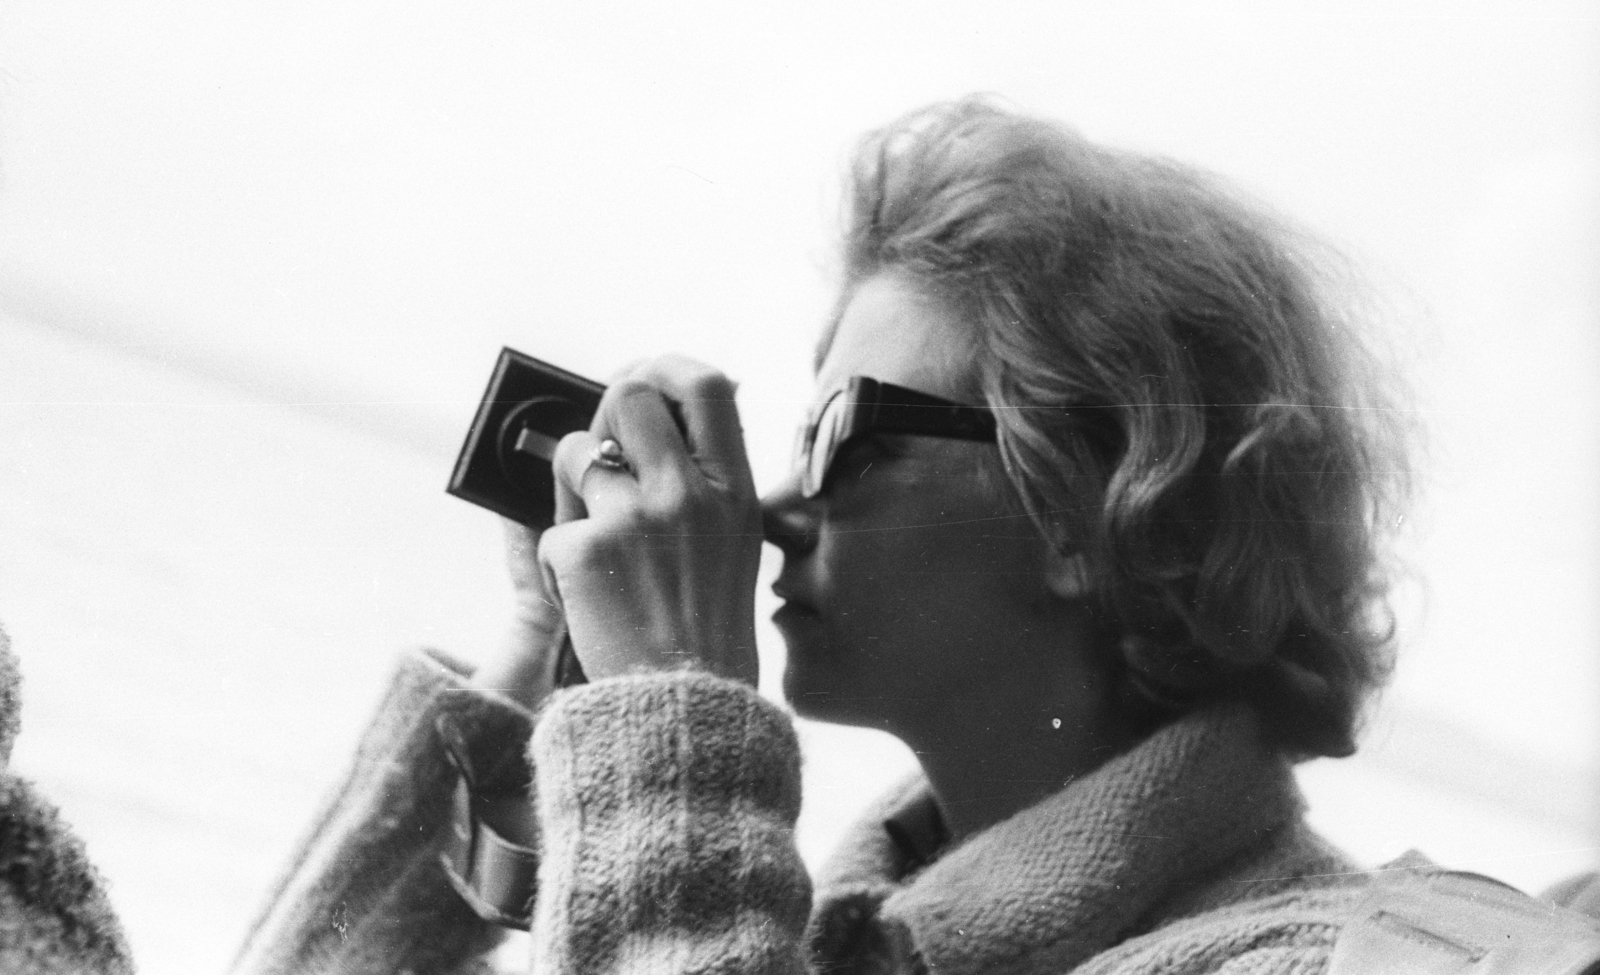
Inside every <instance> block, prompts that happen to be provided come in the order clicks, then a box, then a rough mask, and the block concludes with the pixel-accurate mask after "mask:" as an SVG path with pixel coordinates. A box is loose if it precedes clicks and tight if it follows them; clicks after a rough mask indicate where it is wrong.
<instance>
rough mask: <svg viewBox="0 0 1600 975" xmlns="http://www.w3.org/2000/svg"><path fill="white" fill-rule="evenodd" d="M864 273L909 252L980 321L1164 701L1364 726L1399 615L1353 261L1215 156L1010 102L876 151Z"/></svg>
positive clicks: (850, 239)
mask: <svg viewBox="0 0 1600 975" xmlns="http://www.w3.org/2000/svg"><path fill="white" fill-rule="evenodd" d="M844 244H845V246H844V253H845V267H844V277H845V281H844V287H843V288H842V294H844V295H846V296H848V294H849V293H850V292H851V291H852V290H853V288H854V286H855V285H856V284H857V283H859V282H860V281H862V280H864V279H865V278H867V277H870V276H872V275H875V274H878V273H880V272H883V271H887V270H895V271H898V272H901V273H905V274H909V275H911V276H912V277H913V278H914V279H916V280H917V281H918V282H919V283H920V284H921V285H922V286H924V287H925V288H926V289H928V291H929V292H930V293H931V294H933V295H936V296H938V297H940V298H942V299H943V300H947V301H950V302H952V303H953V304H954V305H955V307H957V308H958V309H959V310H961V312H962V313H963V314H964V316H965V317H966V318H967V319H968V320H969V321H971V322H972V323H973V326H974V335H973V339H974V351H975V353H976V361H977V364H978V365H977V379H978V387H979V388H977V389H976V390H975V391H974V392H975V393H976V394H979V395H981V396H982V397H983V398H984V400H986V401H987V402H988V404H989V405H990V406H991V407H992V408H994V409H995V411H996V413H997V415H998V419H999V445H1000V458H1001V463H1002V466H1003V469H1004V474H1005V478H1006V480H1007V481H1008V482H1009V484H1010V485H1011V487H1012V489H1013V493H1014V495H1015V500H1016V501H1017V502H1019V503H1020V504H1021V506H1022V507H1023V508H1024V509H1025V510H1026V512H1027V513H1028V514H1029V515H1030V516H1031V517H1032V519H1033V521H1034V522H1035V524H1036V525H1037V526H1038V528H1039V530H1040V531H1041V532H1043V533H1044V534H1045V537H1046V538H1047V539H1048V540H1049V541H1050V542H1051V543H1052V544H1054V545H1055V546H1057V547H1058V548H1059V549H1060V550H1062V551H1066V552H1079V553H1082V555H1083V556H1084V558H1085V560H1086V563H1087V566H1088V567H1089V577H1090V578H1091V579H1092V580H1093V585H1094V590H1095V597H1096V599H1097V600H1098V602H1099V604H1100V605H1101V606H1103V608H1104V611H1105V613H1106V614H1107V617H1108V619H1110V620H1111V621H1112V622H1113V624H1114V626H1115V627H1116V631H1117V632H1118V633H1119V634H1120V641H1119V645H1120V648H1121V658H1120V672H1121V673H1122V675H1123V677H1124V678H1125V685H1126V687H1127V688H1129V689H1130V690H1131V693H1130V694H1129V695H1128V700H1129V701H1130V703H1134V702H1136V703H1137V706H1138V707H1139V708H1141V709H1142V713H1144V714H1146V715H1148V716H1150V719H1151V720H1152V721H1155V722H1159V721H1160V720H1164V719H1166V718H1170V717H1171V716H1173V715H1176V714H1179V713H1182V712H1184V711H1186V710H1188V709H1190V708H1193V707H1197V706H1200V705H1202V704H1205V703H1208V702H1212V701H1216V700H1219V699H1223V698H1239V699H1243V700H1246V701H1248V702H1250V703H1251V704H1252V705H1253V706H1254V707H1255V708H1256V709H1257V711H1258V712H1259V713H1260V714H1261V715H1262V717H1263V719H1264V723H1265V725H1266V727H1267V728H1268V729H1269V732H1270V733H1271V734H1273V735H1274V737H1275V740H1277V741H1278V742H1279V743H1280V745H1281V746H1283V747H1284V748H1285V749H1286V750H1287V751H1289V752H1290V753H1293V754H1295V755H1297V756H1300V757H1304V756H1309V755H1343V754H1348V753H1349V752H1351V751H1353V750H1354V747H1355V746H1354V734H1355V728H1356V725H1357V723H1358V718H1359V716H1360V713H1361V708H1362V705H1363V703H1364V702H1365V701H1366V700H1367V699H1368V697H1369V696H1370V693H1371V692H1372V691H1373V690H1374V689H1375V688H1376V687H1378V686H1379V685H1380V684H1381V683H1382V681H1383V680H1384V679H1385V678H1386V677H1387V675H1388V673H1389V671H1390V669H1391V664H1392V643H1393V634H1394V626H1393V622H1392V615H1391V614H1390V612H1389V608H1388V584H1387V583H1388V580H1387V575H1386V573H1385V571H1384V568H1383V567H1384V564H1385V563H1384V560H1383V559H1382V558H1381V555H1382V552H1383V551H1384V546H1383V545H1382V542H1383V535H1384V532H1385V528H1386V526H1388V525H1389V524H1391V522H1392V521H1393V510H1394V509H1395V507H1396V506H1397V505H1398V504H1399V503H1400V502H1401V500H1402V499H1403V496H1404V494H1405V487H1406V477H1405V473H1404V465H1403V461H1404V450H1403V449H1402V445H1403V442H1404V440H1405V437H1406V429H1405V424H1404V423H1403V422H1402V421H1401V420H1400V419H1399V417H1400V416H1401V414H1400V413H1399V412H1398V411H1396V410H1394V409H1393V408H1392V405H1391V404H1392V394H1393V392H1394V386H1393V382H1392V379H1384V380H1380V379H1379V377H1380V376H1382V374H1383V373H1382V369H1381V368H1380V366H1379V365H1378V362H1377V360H1376V359H1375V357H1373V356H1372V355H1371V354H1370V352H1369V351H1368V349H1367V348H1366V346H1364V345H1363V343H1362V342H1361V341H1360V340H1359V339H1358V338H1357V330H1356V329H1355V328H1354V327H1353V326H1354V323H1353V322H1352V321H1350V320H1349V319H1348V316H1346V315H1345V314H1344V313H1343V310H1342V307H1341V305H1342V304H1344V302H1342V301H1341V300H1335V299H1333V298H1332V297H1330V295H1331V291H1330V289H1328V288H1327V287H1326V286H1325V282H1324V277H1325V275H1324V274H1323V272H1325V271H1326V270H1327V269H1328V268H1329V267H1330V266H1332V263H1333V260H1334V259H1333V257H1332V255H1330V254H1329V253H1327V252H1323V251H1319V250H1318V249H1317V248H1316V246H1315V245H1314V244H1312V242H1310V241H1309V240H1308V239H1305V238H1303V237H1302V236H1301V235H1299V234H1297V233H1296V232H1294V231H1292V230H1291V229H1289V228H1288V227H1287V225H1285V224H1284V223H1283V222H1282V221H1280V220H1278V219H1277V218H1275V217H1273V216H1271V215H1270V214H1268V213H1267V212H1265V210H1264V209H1263V208H1261V207H1259V206H1257V205H1255V204H1252V203H1249V202H1247V201H1245V200H1243V199H1241V198H1240V197H1238V196H1237V195H1235V194H1234V193H1232V192H1230V191H1229V190H1227V189H1226V188H1224V187H1223V186H1222V185H1221V184H1220V183H1219V182H1218V181H1217V180H1215V179H1213V178H1211V177H1209V176H1207V175H1205V174H1203V173H1200V172H1198V171H1196V170H1195V169H1193V168H1191V167H1188V166H1184V165H1181V164H1177V163H1173V162H1170V161H1167V160H1163V159H1158V158H1152V157H1149V156H1144V155H1139V154H1134V153H1129V152H1122V151H1116V150H1112V149H1108V148H1105V147H1102V146H1098V145H1095V144H1093V143H1091V142H1089V141H1087V140H1085V139H1084V138H1082V137H1081V136H1079V135H1077V134H1076V133H1074V132H1073V131H1071V130H1070V129H1068V128H1066V127H1063V126H1061V125H1058V124H1055V123H1052V122H1048V121H1043V120H1040V119H1036V118H1030V117H1027V116H1023V115H1020V114H1016V113H1013V112H1010V111H1007V110H1005V109H1002V108H999V107H996V106H995V105H993V104H991V103H990V102H988V101H987V100H983V99H977V98H969V99H966V100H963V101H959V102H954V103H948V104H940V105H935V106H931V107H929V108H925V109H922V110H919V111H916V112H913V113H912V114H910V115H908V116H905V117H904V118H901V119H899V120H898V121H896V122H894V123H892V124H890V125H889V126H887V127H885V128H883V129H881V130H878V131H876V132H873V133H870V134H869V135H868V136H867V137H866V138H865V139H864V140H863V142H862V144H861V145H860V147H859V149H858V151H857V154H856V156H855V162H854V168H853V173H852V180H851V193H850V197H849V209H848V216H847V226H846V233H845V241H844Z"/></svg>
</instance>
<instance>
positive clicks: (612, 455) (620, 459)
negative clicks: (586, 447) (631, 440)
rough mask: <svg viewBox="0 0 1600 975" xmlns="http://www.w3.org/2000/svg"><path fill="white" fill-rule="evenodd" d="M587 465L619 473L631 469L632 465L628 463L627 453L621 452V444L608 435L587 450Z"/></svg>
mask: <svg viewBox="0 0 1600 975" xmlns="http://www.w3.org/2000/svg"><path fill="white" fill-rule="evenodd" d="M589 466H590V467H600V468H604V469H605V470H608V471H618V472H620V473H628V472H630V471H632V470H633V465H632V464H630V463H628V455H627V454H625V453H623V452H622V444H619V443H617V442H616V441H615V440H613V439H612V438H610V437H607V438H605V439H604V440H602V441H600V442H599V443H597V444H595V445H594V447H593V449H591V450H590V451H589Z"/></svg>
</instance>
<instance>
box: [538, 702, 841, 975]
mask: <svg viewBox="0 0 1600 975" xmlns="http://www.w3.org/2000/svg"><path fill="white" fill-rule="evenodd" d="M532 757H533V767H534V770H535V775H536V779H537V789H536V792H537V794H538V803H539V820H540V827H541V829H542V831H543V847H542V852H543V859H542V862H541V863H540V868H539V899H538V905H537V910H536V913H535V916H534V926H533V944H534V959H533V970H534V971H537V972H541V973H546V975H554V973H559V972H585V973H624V972H625V973H629V975H635V973H655V972H660V973H666V972H672V973H674V975H682V973H694V972H711V971H716V972H735V971H736V972H741V973H761V975H765V973H780V972H782V973H799V972H802V971H803V970H804V965H803V964H802V962H801V955H800V938H801V934H802V932H803V930H804V927H805V922H806V916H807V913H808V911H809V907H810V900H811V889H810V882H809V880H808V878H807V876H806V873H805V868H804V866H803V865H802V864H801V861H800V858H799V855H798V853H797V851H796V849H795V845H794V822H795V817H796V816H797V815H798V813H799V808H800V759H799V748H798V745H797V743H796V740H795V735H794V730H793V727H792V726H791V724H790V722H789V719H788V717H787V716H786V715H785V714H784V713H783V712H782V711H781V710H779V709H778V708H777V707H775V706H773V705H772V704H770V703H768V702H767V701H765V700H763V699H762V698H761V697H760V696H759V695H758V694H757V693H756V692H755V691H754V690H752V689H750V688H748V687H746V686H745V685H743V684H739V683H736V682H733V681H727V680H722V679H720V678H715V677H710V676H707V675H704V674H684V673H674V674H666V675H650V676H641V677H627V678H617V679H611V680H603V681H598V682H596V683H593V684H588V685H584V686H581V687H576V688H572V689H570V690H566V691H563V692H561V693H560V694H559V695H557V696H556V698H555V699H554V700H553V701H552V702H551V704H550V705H549V707H548V709H547V710H546V711H545V713H544V716H543V718H542V719H541V720H540V722H539V726H538V728H537V729H536V730H535V732H534V738H533V746H532Z"/></svg>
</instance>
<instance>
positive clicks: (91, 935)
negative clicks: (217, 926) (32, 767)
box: [0, 775, 133, 973]
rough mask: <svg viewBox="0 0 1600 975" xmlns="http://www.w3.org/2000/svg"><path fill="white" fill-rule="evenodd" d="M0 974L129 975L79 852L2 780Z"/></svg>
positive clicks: (24, 790)
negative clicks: (66, 974)
mask: <svg viewBox="0 0 1600 975" xmlns="http://www.w3.org/2000/svg"><path fill="white" fill-rule="evenodd" d="M0 969H3V970H5V971H28V972H39V973H48V972H107V973H120V972H131V971H132V970H133V968H132V964H131V963H130V961H129V954H128V946H127V943H126V941H125V939H124V937H123V933H122V926H121V925H120V924H119V923H118V922H117V918H116V915H115V914H114V913H113V911H112V909H111V904H110V902H109V901H108V900H107V898H106V894H105V890H104V887H103V886H102V884H101V882H100V877H99V875H98V873H97V872H96V871H95V869H94V867H93V866H92V865H90V863H89V859H88V856H87V855H86V854H85V852H84V849H83V844H82V843H81V842H80V841H79V840H78V838H77V837H76V836H74V835H72V833H71V832H70V831H69V830H68V829H67V827H66V824H65V823H64V822H62V820H61V818H60V816H59V815H58V814H57V812H56V809H55V807H54V806H53V805H51V804H50V803H49V802H48V801H46V800H45V799H44V798H43V797H41V796H40V795H39V794H38V793H37V792H35V791H34V789H33V788H32V786H30V785H29V784H28V783H27V782H24V781H23V780H21V779H17V778H15V777H13V776H9V775H0Z"/></svg>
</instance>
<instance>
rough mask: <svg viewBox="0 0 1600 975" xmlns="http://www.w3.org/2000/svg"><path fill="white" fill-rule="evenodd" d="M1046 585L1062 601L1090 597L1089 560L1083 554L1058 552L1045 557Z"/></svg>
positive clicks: (1052, 552) (1051, 551) (1052, 550)
mask: <svg viewBox="0 0 1600 975" xmlns="http://www.w3.org/2000/svg"><path fill="white" fill-rule="evenodd" d="M1044 579H1045V585H1046V586H1047V587H1048V588H1049V589H1050V591H1051V592H1053V593H1055V594H1056V595H1057V596H1060V597H1061V598H1062V599H1082V598H1083V597H1085V596H1087V595H1089V588H1090V587H1089V559H1088V557H1087V556H1085V555H1084V554H1083V553H1082V552H1072V553H1066V552H1057V551H1055V550H1054V549H1051V550H1050V552H1049V554H1048V555H1046V556H1045V566H1044Z"/></svg>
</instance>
